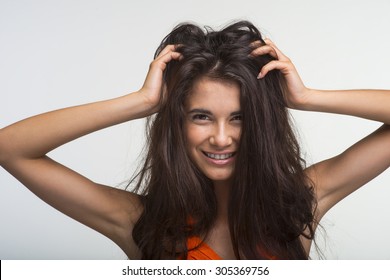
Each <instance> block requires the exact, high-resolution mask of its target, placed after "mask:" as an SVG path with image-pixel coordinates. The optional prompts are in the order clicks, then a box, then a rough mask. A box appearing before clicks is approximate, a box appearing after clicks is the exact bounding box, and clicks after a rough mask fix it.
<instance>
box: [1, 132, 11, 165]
mask: <svg viewBox="0 0 390 280" xmlns="http://www.w3.org/2000/svg"><path fill="white" fill-rule="evenodd" d="M11 144H12V137H10V136H9V135H8V133H7V132H6V131H5V129H4V128H2V129H0V166H4V165H5V164H6V163H7V162H8V161H10V159H11V158H12V156H11V155H12V153H11V152H10V151H11Z"/></svg>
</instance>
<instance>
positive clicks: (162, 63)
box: [151, 51, 183, 70]
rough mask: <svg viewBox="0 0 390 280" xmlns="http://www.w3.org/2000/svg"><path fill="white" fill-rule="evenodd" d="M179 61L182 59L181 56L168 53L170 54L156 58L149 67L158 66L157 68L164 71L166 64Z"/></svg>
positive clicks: (176, 53)
mask: <svg viewBox="0 0 390 280" xmlns="http://www.w3.org/2000/svg"><path fill="white" fill-rule="evenodd" d="M181 59H183V55H182V54H181V53H179V52H173V51H170V52H167V53H165V54H164V55H162V56H159V57H158V58H156V59H155V60H154V61H153V62H152V64H151V65H152V66H153V65H158V66H159V68H161V69H162V70H165V68H166V67H167V64H168V63H169V62H170V61H172V60H181Z"/></svg>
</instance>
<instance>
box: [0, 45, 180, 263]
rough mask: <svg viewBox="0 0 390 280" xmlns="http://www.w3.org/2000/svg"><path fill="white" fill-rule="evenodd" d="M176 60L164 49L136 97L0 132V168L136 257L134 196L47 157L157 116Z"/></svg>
mask: <svg viewBox="0 0 390 280" xmlns="http://www.w3.org/2000/svg"><path fill="white" fill-rule="evenodd" d="M179 57H180V54H178V53H177V52H175V50H174V47H173V46H169V47H167V48H166V49H164V50H163V52H162V53H161V54H160V55H159V57H158V58H156V60H154V61H153V62H152V63H151V66H150V69H149V72H148V75H147V78H146V80H145V83H144V85H143V87H142V89H141V90H139V91H137V92H135V93H132V94H128V95H125V96H122V97H119V98H115V99H111V100H106V101H101V102H95V103H91V104H86V105H81V106H76V107H71V108H66V109H61V110H57V111H53V112H49V113H45V114H41V115H38V116H34V117H31V118H28V119H26V120H23V121H20V122H18V123H15V124H13V125H10V126H8V127H5V128H3V129H1V130H0V164H1V166H2V167H4V168H5V169H6V170H7V171H8V172H10V173H11V174H12V175H13V176H15V177H16V178H17V179H18V180H19V181H21V182H22V183H23V184H24V185H25V186H27V187H28V188H29V189H30V190H31V191H32V192H33V193H35V194H36V195H38V196H39V197H40V198H41V199H43V200H44V201H46V202H47V203H49V204H50V205H52V206H53V207H55V208H56V209H58V210H60V211H61V212H63V213H65V214H67V215H68V216H70V217H72V218H74V219H76V220H78V221H80V222H81V223H83V224H85V225H87V226H89V227H91V228H93V229H95V230H97V231H99V232H101V233H102V234H104V235H106V236H108V237H109V238H111V239H112V240H113V241H114V242H116V243H117V244H118V245H119V246H120V247H121V248H122V249H123V250H124V251H125V252H126V253H127V254H128V255H133V256H134V255H135V254H136V248H135V245H134V242H132V238H131V231H132V226H133V224H134V223H135V222H136V221H137V219H138V217H139V215H140V213H141V212H142V209H141V205H140V203H139V200H138V197H137V196H136V195H135V194H132V193H129V192H126V191H122V190H118V189H114V188H108V187H105V186H102V185H99V184H97V183H94V182H92V181H90V180H88V179H87V178H85V177H83V176H81V175H80V174H78V173H76V172H74V171H72V170H70V169H68V168H67V167H65V166H62V165H61V164H59V163H57V162H55V161H53V160H52V159H50V158H49V157H47V156H46V154H47V153H48V152H49V151H51V150H53V149H55V148H56V147H58V146H60V145H62V144H65V143H67V142H69V141H72V140H74V139H76V138H78V137H81V136H83V135H86V134H88V133H91V132H94V131H97V130H100V129H103V128H106V127H109V126H113V125H116V124H119V123H122V122H126V121H129V120H132V119H136V118H142V117H145V116H148V115H150V114H153V113H155V112H156V111H157V110H158V104H159V100H160V95H161V88H162V74H163V71H164V69H165V67H166V64H167V63H169V61H171V60H172V59H179Z"/></svg>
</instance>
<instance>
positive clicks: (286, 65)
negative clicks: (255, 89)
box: [257, 60, 292, 79]
mask: <svg viewBox="0 0 390 280" xmlns="http://www.w3.org/2000/svg"><path fill="white" fill-rule="evenodd" d="M291 67H292V64H291V63H290V62H288V61H280V60H272V61H270V62H269V63H267V64H266V65H264V66H263V67H262V68H261V71H260V73H259V75H258V76H257V78H258V79H261V78H264V77H265V75H267V73H268V72H269V71H272V70H275V69H277V70H280V71H281V72H282V73H283V74H287V73H288V72H289V71H290V69H291Z"/></svg>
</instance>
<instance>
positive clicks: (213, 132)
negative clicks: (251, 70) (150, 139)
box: [185, 77, 241, 183]
mask: <svg viewBox="0 0 390 280" xmlns="http://www.w3.org/2000/svg"><path fill="white" fill-rule="evenodd" d="M185 109H186V121H185V134H186V140H187V151H188V153H189V155H190V157H191V159H192V160H193V162H195V164H196V165H197V167H198V168H199V169H200V170H201V171H202V172H203V173H204V174H205V175H206V176H207V177H208V178H209V179H211V180H212V181H214V183H225V182H229V180H230V179H231V178H232V175H233V172H234V167H235V160H236V153H237V149H238V144H239V140H240V134H241V108H240V88H239V86H238V85H237V84H236V83H233V82H232V83H230V82H227V81H222V80H213V79H210V78H207V77H203V78H201V79H200V80H198V81H197V82H196V83H195V84H194V87H193V89H192V91H191V94H190V95H189V97H188V99H187V100H186V104H185Z"/></svg>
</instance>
